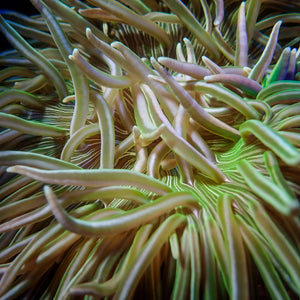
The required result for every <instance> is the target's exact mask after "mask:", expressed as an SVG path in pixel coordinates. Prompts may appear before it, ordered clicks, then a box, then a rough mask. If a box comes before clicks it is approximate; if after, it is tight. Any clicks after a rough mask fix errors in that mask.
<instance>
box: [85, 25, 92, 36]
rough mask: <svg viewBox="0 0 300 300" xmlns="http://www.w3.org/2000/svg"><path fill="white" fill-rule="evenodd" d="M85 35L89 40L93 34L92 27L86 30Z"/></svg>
mask: <svg viewBox="0 0 300 300" xmlns="http://www.w3.org/2000/svg"><path fill="white" fill-rule="evenodd" d="M85 34H86V36H87V38H89V37H90V36H91V35H92V34H93V33H92V30H91V28H90V27H87V28H86V29H85Z"/></svg>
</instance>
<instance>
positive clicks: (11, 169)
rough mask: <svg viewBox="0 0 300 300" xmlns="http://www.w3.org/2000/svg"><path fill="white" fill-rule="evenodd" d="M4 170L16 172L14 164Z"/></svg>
mask: <svg viewBox="0 0 300 300" xmlns="http://www.w3.org/2000/svg"><path fill="white" fill-rule="evenodd" d="M6 172H7V173H17V169H16V166H13V167H8V168H7V169H6Z"/></svg>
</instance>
